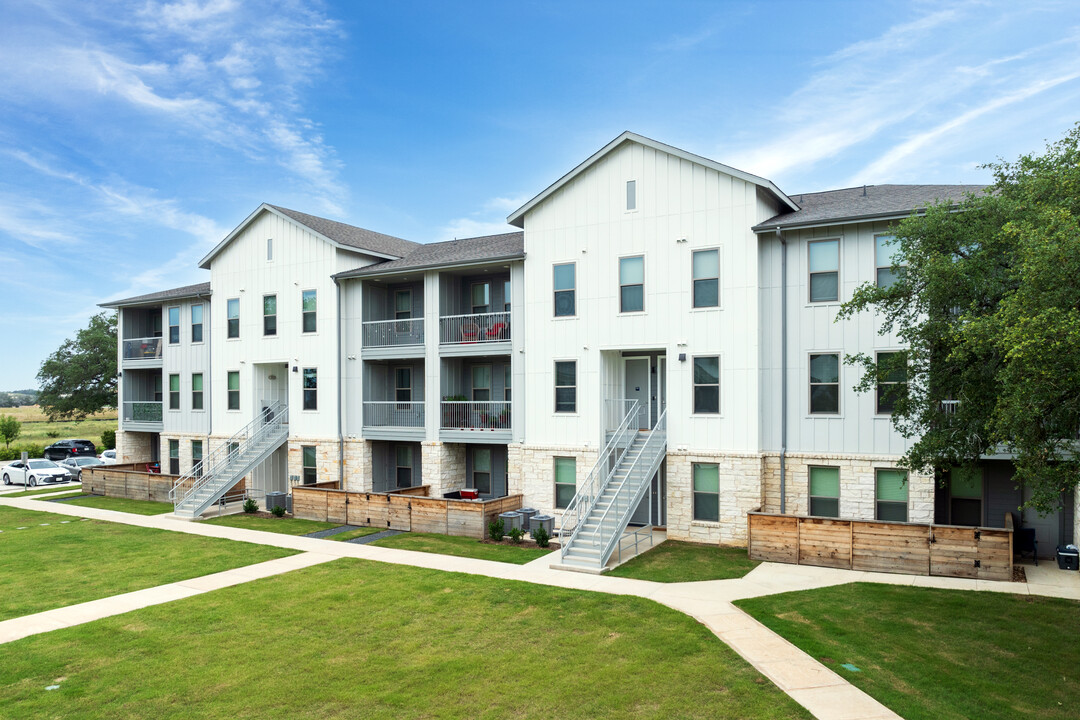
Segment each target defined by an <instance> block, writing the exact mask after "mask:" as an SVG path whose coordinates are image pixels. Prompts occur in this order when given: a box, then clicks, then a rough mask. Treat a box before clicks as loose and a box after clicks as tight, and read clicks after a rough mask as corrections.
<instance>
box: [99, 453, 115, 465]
mask: <svg viewBox="0 0 1080 720" xmlns="http://www.w3.org/2000/svg"><path fill="white" fill-rule="evenodd" d="M98 460H100V461H101V462H103V463H105V464H106V465H115V464H116V451H115V450H106V451H104V452H102V453H101V454H100V455H98Z"/></svg>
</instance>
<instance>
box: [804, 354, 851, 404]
mask: <svg viewBox="0 0 1080 720" xmlns="http://www.w3.org/2000/svg"><path fill="white" fill-rule="evenodd" d="M815 355H835V356H836V382H834V383H815V382H812V381H811V379H810V377H811V376H810V373H811V372H813V370H812V369H811V366H810V363H811V360H812V358H813V357H814V356H815ZM842 357H843V353H842V352H840V351H839V350H812V351H810V352H808V353H807V354H806V415H807V417H812V418H821V417H826V418H838V417H843V405H844V404H843V402H842V401H843V393H842V392H841V388H842V387H843V384H844V373H843V370H844V364H843V362H842V361H841V358H842ZM815 385H835V386H836V412H814V405H813V394H814V386H815Z"/></svg>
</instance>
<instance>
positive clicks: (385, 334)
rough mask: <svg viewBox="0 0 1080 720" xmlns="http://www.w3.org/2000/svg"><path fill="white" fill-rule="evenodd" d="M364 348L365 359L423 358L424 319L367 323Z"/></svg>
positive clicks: (364, 328)
mask: <svg viewBox="0 0 1080 720" xmlns="http://www.w3.org/2000/svg"><path fill="white" fill-rule="evenodd" d="M362 346H363V354H364V357H423V356H424V319H423V318H407V319H402V320H371V321H368V322H365V323H363V336H362Z"/></svg>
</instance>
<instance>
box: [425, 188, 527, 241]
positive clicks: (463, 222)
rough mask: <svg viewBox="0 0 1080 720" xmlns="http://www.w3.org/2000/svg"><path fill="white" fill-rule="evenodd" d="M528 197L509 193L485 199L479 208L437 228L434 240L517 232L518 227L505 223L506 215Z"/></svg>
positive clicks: (523, 202)
mask: <svg viewBox="0 0 1080 720" xmlns="http://www.w3.org/2000/svg"><path fill="white" fill-rule="evenodd" d="M530 199H531V196H530V195H511V196H508V197H507V196H500V197H493V198H491V199H490V200H486V201H485V202H484V203H482V204H481V205H480V209H479V210H477V211H475V212H473V213H470V214H469V215H468V216H466V217H459V218H454V219H452V220H450V221H449V222H448V223H446V225H444V226H443V227H442V228H441V229H440V230H439V235H438V237H437V238H436V240H455V239H461V238H471V237H483V236H484V235H501V234H502V233H509V232H517V231H518V228H516V227H513V226H512V225H508V224H507V222H506V216H507V215H509V214H510V213H512V212H514V211H515V210H517V209H518V208H519V207H521V206H522V205H524V204H525V203H527V202H528V201H529V200H530Z"/></svg>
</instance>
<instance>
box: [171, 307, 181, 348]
mask: <svg viewBox="0 0 1080 720" xmlns="http://www.w3.org/2000/svg"><path fill="white" fill-rule="evenodd" d="M178 342H180V308H178V307H171V308H169V344H170V345H175V344H177V343H178Z"/></svg>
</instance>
